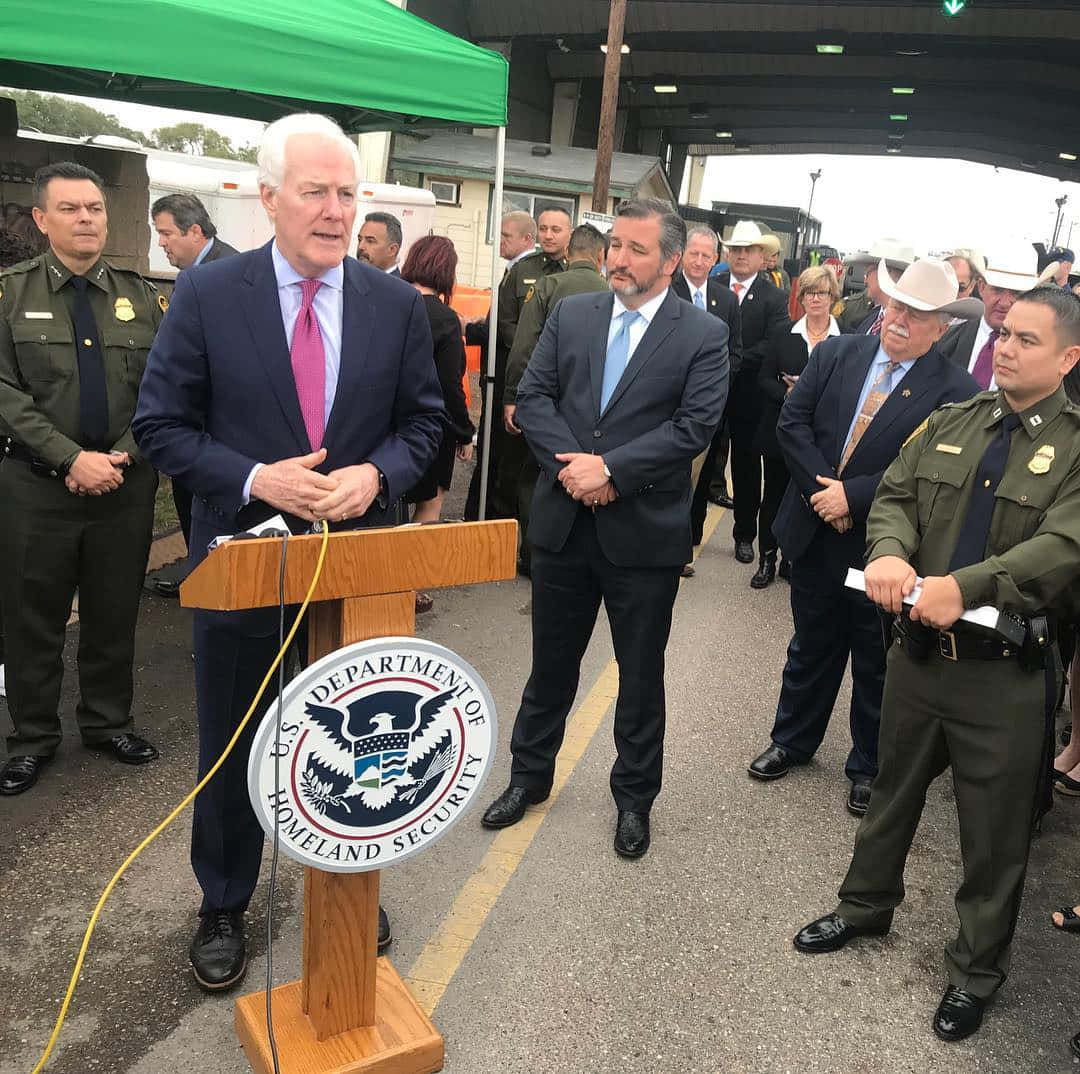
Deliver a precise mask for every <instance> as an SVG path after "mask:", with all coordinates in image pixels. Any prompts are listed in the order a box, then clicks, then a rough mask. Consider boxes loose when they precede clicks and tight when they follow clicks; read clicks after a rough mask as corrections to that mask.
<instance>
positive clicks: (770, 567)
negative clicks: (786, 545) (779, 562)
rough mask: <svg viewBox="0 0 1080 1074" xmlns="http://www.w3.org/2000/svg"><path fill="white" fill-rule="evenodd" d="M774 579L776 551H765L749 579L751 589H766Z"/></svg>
mask: <svg viewBox="0 0 1080 1074" xmlns="http://www.w3.org/2000/svg"><path fill="white" fill-rule="evenodd" d="M775 580H776V553H775V552H766V553H765V554H764V555H763V556H762V557H761V562H760V563H759V564H758V569H757V573H756V574H755V575H754V577H753V578H751V579H750V588H751V589H766V588H768V587H769V586H771V585H772V584H773V582H774V581H775Z"/></svg>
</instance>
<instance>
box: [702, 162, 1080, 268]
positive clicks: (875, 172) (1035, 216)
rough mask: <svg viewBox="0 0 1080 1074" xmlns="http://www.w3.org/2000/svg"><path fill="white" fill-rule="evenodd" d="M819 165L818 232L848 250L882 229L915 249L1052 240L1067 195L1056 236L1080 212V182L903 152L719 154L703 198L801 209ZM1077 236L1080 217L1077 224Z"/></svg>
mask: <svg viewBox="0 0 1080 1074" xmlns="http://www.w3.org/2000/svg"><path fill="white" fill-rule="evenodd" d="M818 168H820V169H821V179H820V180H818V184H817V190H816V191H815V193H814V210H813V212H814V216H816V217H817V218H818V219H819V220H820V221H821V223H822V231H821V238H822V241H823V242H827V243H829V244H830V245H832V246H836V247H838V248H839V249H840V250H842V251H844V252H847V253H850V252H852V251H854V250H856V249H865V248H866V247H867V246H868V245H870V244H871V243H873V241H874V240H875V239H877V238H881V237H889V238H897V239H903V240H905V241H907V242H909V243H910V244H911V245H913V246H914V247H915V250H916V252H917V253H919V254H925V253H926V252H927V251H929V250H938V251H940V250H943V249H946V248H956V247H958V246H970V247H973V248H974V249H976V250H982V251H985V250H989V249H994V248H996V247H998V246H999V245H1000V244H1003V243H1004V244H1008V243H1015V242H1018V241H1020V240H1028V241H1031V242H1049V241H1050V237H1051V235H1052V234H1053V230H1054V219H1055V217H1056V215H1057V206H1056V205H1055V204H1054V199H1055V198H1058V197H1060V196H1061V195H1062V194H1068V196H1069V203H1068V204H1067V205H1066V207H1065V213H1066V218H1065V223H1064V226H1063V228H1062V232H1061V237H1060V239H1059V241H1061V242H1065V241H1069V229H1070V225H1071V224H1072V220H1073V217H1072V215H1071V213H1070V210H1073V211H1074V212H1075V213H1077V214H1078V215H1080V183H1062V182H1059V181H1058V180H1056V179H1047V178H1045V177H1044V176H1040V175H1032V174H1029V173H1027V172H1019V171H1012V170H1010V169H1008V168H992V167H990V166H989V165H986V164H972V163H970V162H968V161H964V160H933V159H926V158H919V157H910V158H904V157H902V156H897V157H892V156H880V157H871V156H850V157H848V156H844V157H841V156H823V155H820V154H810V155H806V156H754V155H753V154H747V155H746V156H738V157H734V156H722V157H711V158H710V159H709V161H708V164H707V165H706V169H705V180H704V182H703V184H702V196H701V199H700V200H701V204H702V206H703V207H706V208H707V207H710V206H711V204H712V202H713V201H747V202H756V203H761V204H766V205H793V206H797V207H799V208H802V209H805V208H806V205H807V200H808V199H809V197H810V173H811V172H812V171H816V170H817V169H818ZM1073 239H1075V241H1076V242H1077V243H1080V226H1078V227H1076V228H1074V229H1073Z"/></svg>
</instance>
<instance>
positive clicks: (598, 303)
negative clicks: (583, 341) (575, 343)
mask: <svg viewBox="0 0 1080 1074" xmlns="http://www.w3.org/2000/svg"><path fill="white" fill-rule="evenodd" d="M614 305H615V296H614V295H613V294H612V293H611V292H608V293H607V294H605V293H604V292H603V291H598V292H597V293H596V300H595V305H594V308H595V310H596V323H595V324H594V325H593V326H592V330H591V331H590V332H589V381H590V383H591V384H592V396H593V413H594V414H596V415H597V417H599V415H600V397H601V396H602V395H603V394H604V359H605V358H606V357H607V341H608V332H609V330H610V329H611V311H612V309H613V308H614Z"/></svg>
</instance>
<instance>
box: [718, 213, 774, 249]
mask: <svg viewBox="0 0 1080 1074" xmlns="http://www.w3.org/2000/svg"><path fill="white" fill-rule="evenodd" d="M724 245H725V246H760V247H761V248H762V249H766V248H767V247H766V243H765V236H764V235H763V234H762V232H761V228H759V227H758V226H757V224H755V223H754V221H753V220H740V221H739V222H738V223H737V224H736V225H735V229H734V230H733V231H732V232H731V238H730V239H724Z"/></svg>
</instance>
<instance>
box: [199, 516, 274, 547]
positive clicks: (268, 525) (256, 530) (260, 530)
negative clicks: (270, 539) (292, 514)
mask: <svg viewBox="0 0 1080 1074" xmlns="http://www.w3.org/2000/svg"><path fill="white" fill-rule="evenodd" d="M288 528H289V524H288V522H286V521H285V519H284V518H282V517H281V515H274V517H273V518H268V519H267V520H266V521H265V522H260V523H259V524H258V525H257V526H252V527H251V529H249V530H243V531H242V532H244V533H250V534H252V535H253V536H255V537H261V536H262V535H263V534H264V533H266V531H267V530H288ZM236 536H237V534H235V533H223V534H222V535H221V536H220V537H215V538H214V539H213V540H212V541H211V542H210V544H209V550H210V551H211V552H213V550H214V549H215V548H217V546H218V545H221V544H224V543H225V542H226V541H231V540H232V539H233V538H234V537H236Z"/></svg>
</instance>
